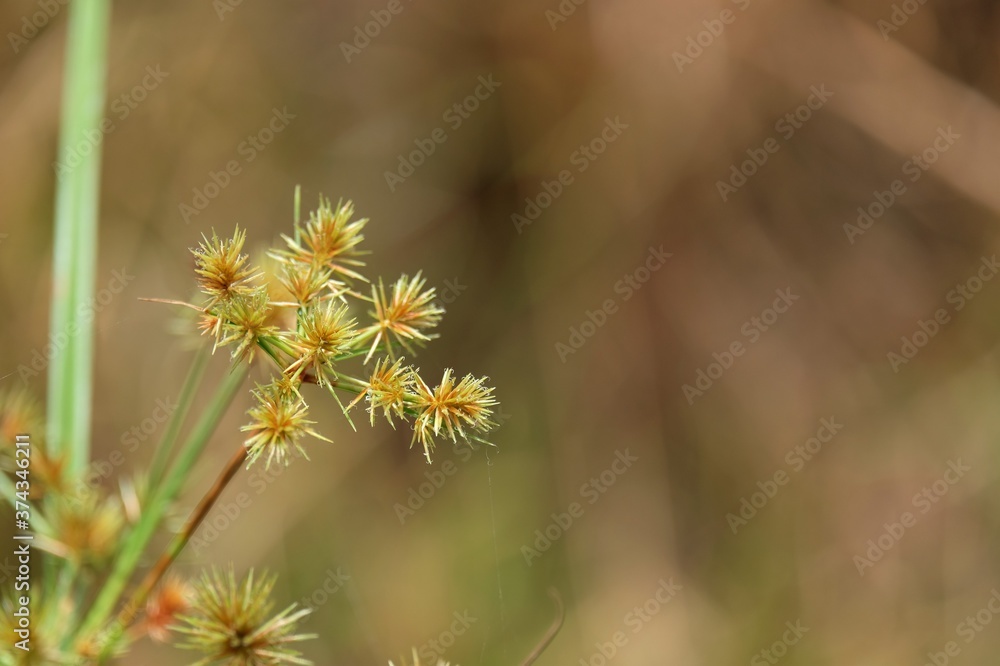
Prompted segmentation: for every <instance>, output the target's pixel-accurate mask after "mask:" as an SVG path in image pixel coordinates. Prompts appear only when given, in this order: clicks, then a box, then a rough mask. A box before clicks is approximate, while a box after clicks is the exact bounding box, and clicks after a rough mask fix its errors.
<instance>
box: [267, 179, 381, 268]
mask: <svg viewBox="0 0 1000 666" xmlns="http://www.w3.org/2000/svg"><path fill="white" fill-rule="evenodd" d="M353 216H354V204H353V203H351V202H350V201H348V202H346V203H344V202H339V201H338V202H337V206H336V208H334V207H333V206H331V205H330V200H329V199H324V198H323V197H320V199H319V207H318V208H317V209H316V210H315V211H313V212H312V213H310V214H309V221H308V222H307V223H306V225H305V227H304V228H303V229H302V238H301V242H297V241H296V240H295V239H293V238H290V237H288V236H284V235H283V236H282V238H284V239H285V243H286V244H287V245H288V249H287V250H285V251H284V252H282V253H281V255H280V256H281V257H282V258H283V260H285V261H291V262H299V263H304V264H315V265H317V266H321V267H324V268H328V269H329V270H331V271H333V272H334V273H339V274H341V275H342V276H344V277H347V278H353V279H357V280H362V281H365V282H367V280H366V279H365V277H364V276H363V275H361V274H360V273H358V272H357V271H355V270H353V269H351V268H349V267H350V266H355V267H358V266H364V265H365V264H364V262H363V261H361V260H360V259H358V257H361V256H363V255H365V254H366V252H364V251H362V250H361V249H360V248H359V245H360V244H361V242H362V241H363V240H364V239H365V237H364V235H363V234H362V233H361V231H362V230H363V229H364V227H365V225H366V224H368V218H363V219H360V220H354V221H351V218H352V217H353Z"/></svg>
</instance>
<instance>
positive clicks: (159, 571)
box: [102, 444, 247, 656]
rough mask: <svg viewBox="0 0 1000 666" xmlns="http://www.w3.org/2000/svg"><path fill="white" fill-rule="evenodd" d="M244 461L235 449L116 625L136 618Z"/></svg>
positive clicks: (106, 652) (241, 452) (243, 455)
mask: <svg viewBox="0 0 1000 666" xmlns="http://www.w3.org/2000/svg"><path fill="white" fill-rule="evenodd" d="M246 461H247V450H246V447H245V446H243V445H242V444H240V446H239V447H238V448H237V449H236V453H235V454H233V457H232V458H230V460H229V463H228V464H227V465H226V466H225V467H223V468H222V471H221V472H220V473H219V477H218V478H217V479H216V480H215V483H214V484H213V485H212V487H211V488H210V489H209V490H208V492H207V493H205V496H204V497H202V498H201V501H200V502H199V503H198V506H197V507H195V509H194V511H192V512H191V515H190V516H189V517H188V520H187V522H186V523H185V524H184V527H183V528H182V529H181V531H180V532H178V533H177V534H175V535H174V538H173V540H171V542H170V544H169V545H168V546H167V549H166V550H165V551H164V552H163V554H162V555H161V556H160V559H159V560H157V562H156V565H155V566H154V567H153V568H152V569H150V570H149V573H148V574H146V577H145V578H144V579H143V581H142V583H140V584H139V587H137V588H136V590H135V592H134V593H133V594H132V596H131V598H130V599H129V601H128V603H127V604H125V606H124V608H122V611H121V613H120V614H119V615H118V626H120V627H122V628H127V627H128V626H129V625H131V624H132V622H133V621H134V620H135V618H136V615H137V613H136V610H137V609H140V608H142V607H143V605H144V604H145V603H146V600H147V599H148V598H149V595H150V594H151V593H152V592H153V588H155V587H156V586H157V584H158V583H159V582H160V580H161V579H162V578H163V575H164V574H165V573H166V572H167V569H168V568H170V565H171V564H173V563H174V560H176V559H177V556H178V555H180V554H181V551H182V550H184V546H186V545H187V543H188V541H190V540H191V537H192V536H194V533H195V532H196V531H197V530H198V526H199V525H201V523H202V521H203V520H205V518H206V517H207V516H208V513H209V511H211V510H212V507H213V506H215V503H216V501H218V499H219V497H220V496H221V495H222V492H223V491H224V490H225V489H226V486H228V485H229V482H230V481H232V480H233V477H234V476H236V474H237V473H239V471H240V469H241V468H242V467H243V463H245V462H246ZM112 649H113V646H112V645H111V644H110V643H109V644H108V645H107V646H106V647H105V648H104V651H103V652H102V656H108V655H110V654H111V651H112Z"/></svg>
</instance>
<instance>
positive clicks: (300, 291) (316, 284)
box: [278, 262, 343, 307]
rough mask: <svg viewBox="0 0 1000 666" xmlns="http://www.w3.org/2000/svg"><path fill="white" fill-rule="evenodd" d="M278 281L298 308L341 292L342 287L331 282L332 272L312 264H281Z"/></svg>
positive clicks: (333, 281)
mask: <svg viewBox="0 0 1000 666" xmlns="http://www.w3.org/2000/svg"><path fill="white" fill-rule="evenodd" d="M278 280H279V281H280V282H281V284H282V286H284V288H285V289H286V290H287V291H288V293H289V295H291V297H292V298H293V299H294V300H295V302H297V303H298V304H299V306H300V307H307V306H309V305H312V304H313V303H314V302H316V301H319V300H321V299H323V298H329V297H332V296H336V295H338V294H340V293H342V291H343V290H342V286H341V285H340V284H339V283H337V282H336V281H335V280H333V271H331V270H330V269H329V268H327V267H325V266H319V265H317V264H312V263H310V264H304V263H301V262H290V263H283V264H282V265H281V273H280V274H279V276H278Z"/></svg>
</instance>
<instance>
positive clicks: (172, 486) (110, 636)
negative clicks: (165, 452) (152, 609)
mask: <svg viewBox="0 0 1000 666" xmlns="http://www.w3.org/2000/svg"><path fill="white" fill-rule="evenodd" d="M246 376H247V366H245V365H241V366H239V367H237V368H232V369H231V371H230V372H229V373H227V374H226V377H225V379H224V380H223V382H222V384H221V385H220V386H219V388H218V390H217V391H216V393H215V395H214V396H213V397H212V400H211V402H210V403H209V404H208V406H207V407H206V409H205V411H204V413H202V415H201V418H200V419H199V421H198V422H197V423H196V424H195V426H194V429H193V430H192V431H191V434H190V435H189V436H188V439H187V441H186V442H185V444H184V446H183V448H182V449H181V450H180V452H179V453H178V455H177V460H176V461H175V462H174V464H173V466H172V467H171V468H170V471H169V472H168V473H167V476H166V478H165V479H164V481H163V484H162V485H161V486H160V487H159V488H158V489H157V491H156V492H155V493H154V494H153V495H152V496H151V497H150V499H149V502H148V504H147V505H146V506H145V507H144V509H143V512H142V516H141V517H140V518H139V522H138V523H136V525H135V528H134V529H133V530H132V532H130V533H129V535H128V537H127V538H126V540H125V543H124V544H122V547H121V550H120V553H119V555H118V558H117V559H116V560H115V564H114V567H113V568H112V570H111V573H110V574H109V576H108V579H107V580H106V581H105V583H104V587H103V588H102V589H101V591H100V592H99V593H98V595H97V598H96V599H95V600H94V603H93V605H92V606H91V607H90V611H89V612H88V613H87V616H86V618H85V619H84V621H83V625H82V626H81V627H80V631H79V632H78V633H77V638H78V642H79V641H80V640H82V641H87V640H89V639H91V638H95V636H94V635H93V634H94V633H95V632H96V631H97V629H98V628H99V627H101V625H103V624H104V622H105V621H106V620H107V619H108V617H109V616H110V614H111V612H112V611H113V610H114V607H115V604H116V603H117V602H118V599H119V597H120V596H121V593H122V592H123V591H124V589H125V586H126V585H127V584H128V581H129V579H130V578H131V577H132V573H133V572H134V571H135V568H136V565H137V564H138V562H139V559H140V558H141V557H142V554H143V552H144V551H145V549H146V546H147V545H148V544H149V540H150V539H151V538H152V536H153V534H154V533H155V532H156V528H157V527H158V526H159V524H160V521H161V520H162V519H163V516H164V514H165V513H166V512H167V509H168V508H169V506H170V504H171V503H172V502H173V500H174V499H175V498H176V497H177V494H178V492H179V491H180V489H181V486H182V485H183V483H184V481H185V480H186V479H187V478H188V476H189V474H190V471H191V468H192V467H193V466H194V463H195V461H196V460H197V459H198V456H199V455H200V454H201V452H202V450H204V448H205V445H206V444H207V443H208V440H209V438H210V437H211V435H212V433H213V432H214V431H215V428H216V427H217V426H218V425H219V422H220V421H221V420H222V417H223V415H224V414H225V412H226V409H227V408H228V406H229V404H230V402H232V399H233V397H234V396H235V395H236V392H237V390H238V389H239V388H240V386H241V385H242V384H243V380H244V379H245V378H246ZM122 630H123V628H122V627H120V626H119V627H111V628H109V629H108V631H106V632H105V638H106V640H108V641H110V642H112V643H113V642H117V639H118V638H119V637H120V636H121V633H122ZM105 645H106V643H105ZM102 647H103V646H102Z"/></svg>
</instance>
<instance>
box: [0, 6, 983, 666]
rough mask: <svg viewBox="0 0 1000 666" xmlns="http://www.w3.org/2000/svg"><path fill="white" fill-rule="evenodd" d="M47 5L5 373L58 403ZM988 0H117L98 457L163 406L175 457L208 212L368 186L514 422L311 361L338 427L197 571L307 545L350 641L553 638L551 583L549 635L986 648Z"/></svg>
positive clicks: (454, 341)
mask: <svg viewBox="0 0 1000 666" xmlns="http://www.w3.org/2000/svg"><path fill="white" fill-rule="evenodd" d="M43 4H44V3H40V2H36V1H35V0H9V1H7V2H5V3H4V4H3V6H2V8H0V28H2V30H0V32H2V33H3V34H4V35H7V37H6V38H5V40H6V41H7V42H8V46H9V48H7V47H5V48H3V49H0V81H2V86H0V151H2V154H3V155H4V158H5V159H3V160H0V238H2V240H0V308H2V309H0V311H2V312H3V313H5V314H4V317H5V324H4V325H3V326H2V327H0V347H2V349H3V356H2V367H0V375H5V376H4V378H3V380H2V384H3V385H6V387H10V386H16V385H18V384H23V385H25V386H26V387H27V388H28V389H30V390H31V391H33V392H35V393H36V394H37V395H38V396H44V390H45V386H44V379H45V374H44V372H42V373H41V374H40V375H38V376H37V377H22V376H21V375H20V374H19V373H18V367H19V366H20V365H22V364H30V363H31V359H32V356H33V353H34V352H35V351H36V350H38V349H41V348H43V347H44V345H45V344H46V336H47V320H48V292H49V276H50V268H51V252H50V246H51V237H52V229H51V220H52V214H53V191H54V190H53V184H54V181H55V171H56V169H57V167H58V165H54V164H53V161H54V159H55V153H56V141H57V126H58V122H57V119H58V108H59V107H58V101H59V94H60V83H61V72H62V56H63V44H64V37H65V16H64V13H65V10H64V8H63V7H62V6H61V5H59V6H58V9H57V10H55V13H54V15H53V16H52V17H51V18H48V16H47V14H46V13H45V10H44V7H43ZM39 12H41V14H39ZM33 16H41V17H42V18H40V19H37V20H38V21H39V22H40V23H41V24H42V27H41V28H38V29H37V30H32V29H31V28H30V27H29V23H30V21H31V20H32V18H31V17H33ZM26 17H27V18H26ZM26 21H28V22H29V23H26ZM998 30H1000V10H998V8H997V6H996V5H995V3H992V2H986V1H985V0H962V1H961V2H949V3H944V4H939V3H926V4H922V3H921V2H919V1H918V0H906V1H904V2H896V3H892V2H889V1H888V0H878V1H872V0H866V1H865V2H861V1H860V0H843V1H842V2H819V1H813V0H800V1H799V2H794V3H790V2H773V1H768V0H734V1H732V2H730V1H728V0H726V1H721V2H708V1H705V0H701V1H694V0H674V1H672V2H669V3H657V2H649V1H641V0H620V1H618V2H614V3H608V2H601V1H599V0H575V1H571V0H562V1H561V2H557V0H549V1H546V2H541V3H530V2H514V3H510V2H487V3H464V2H456V1H453V0H452V1H449V0H415V1H412V0H392V1H391V2H387V1H383V0H371V1H370V2H353V1H352V2H343V3H319V2H296V1H292V2H283V3H264V4H261V3H250V2H246V3H244V2H241V1H240V0H215V1H214V2H208V1H203V2H182V3H170V4H162V3H154V2H146V1H134V2H130V3H117V6H116V7H115V11H114V22H113V25H112V32H111V39H112V42H111V50H110V68H109V80H108V89H109V100H108V111H107V117H108V120H109V125H108V126H109V127H110V129H109V130H108V131H107V132H106V133H105V135H104V136H103V137H101V138H100V139H99V140H100V141H101V143H102V145H103V149H104V175H103V192H102V205H101V211H102V212H101V231H100V234H101V245H100V247H101V250H100V265H99V268H98V271H97V275H98V281H97V282H98V284H97V285H96V288H97V289H103V288H105V287H107V286H108V285H109V283H111V281H112V280H113V279H115V273H114V272H115V271H119V273H120V274H122V275H127V276H134V279H131V280H129V281H128V284H127V286H126V287H125V288H124V289H123V290H122V291H121V293H120V294H118V295H115V296H114V297H113V298H110V299H109V302H108V303H107V304H106V305H103V304H102V305H101V306H100V308H101V309H100V311H99V312H98V314H97V320H96V321H97V368H96V388H95V396H96V405H95V420H94V432H95V449H96V450H95V458H98V459H102V458H103V457H106V456H108V455H109V454H110V452H113V451H115V450H116V449H120V448H121V447H122V438H123V436H125V435H126V434H127V433H129V431H130V429H132V428H133V427H139V428H140V429H142V428H144V427H145V428H147V430H148V431H149V432H148V433H147V437H148V441H144V442H143V443H142V444H141V445H140V446H138V447H136V448H135V450H134V451H129V452H128V453H127V455H126V459H125V462H124V463H123V464H122V465H121V466H120V468H119V469H117V470H116V471H115V475H116V474H117V473H119V472H121V473H129V472H131V471H132V470H134V469H140V468H142V467H143V466H144V465H145V464H146V463H147V462H148V460H149V455H150V451H151V447H152V444H153V443H154V442H155V441H156V437H157V436H158V435H159V434H160V433H159V432H158V431H157V427H158V426H157V425H156V424H155V416H154V414H155V413H156V410H157V407H158V404H157V401H158V400H160V401H167V402H169V401H170V400H173V399H174V398H175V397H176V395H177V394H178V392H179V390H180V386H181V383H182V381H183V378H184V374H185V371H186V368H187V366H188V363H189V361H190V357H191V351H190V348H189V347H188V346H187V345H186V342H185V340H184V339H183V338H181V337H178V336H177V335H176V334H175V333H174V332H173V329H174V328H175V321H176V319H177V312H176V310H174V309H171V308H169V307H168V306H163V305H156V304H151V303H147V302H140V301H139V300H138V298H139V297H161V298H178V299H184V298H187V297H188V296H189V295H190V294H191V292H192V290H193V275H192V271H191V269H192V258H191V255H190V253H189V252H188V248H191V247H193V246H196V244H197V242H198V240H199V239H200V236H201V234H202V233H211V230H212V229H216V230H218V231H219V233H220V235H224V234H229V233H230V232H231V230H232V228H233V227H234V225H236V224H239V225H240V226H241V227H246V228H247V229H248V237H249V241H248V246H250V245H253V246H254V247H256V248H264V247H266V246H269V245H271V244H273V243H274V242H275V241H277V240H278V235H279V234H280V233H282V232H287V231H289V229H290V226H291V218H292V196H293V191H294V187H295V186H296V185H301V186H302V188H303V203H304V206H305V207H308V208H311V207H313V206H314V205H315V202H316V200H317V198H318V196H319V195H320V194H321V193H322V194H325V195H327V196H330V197H332V198H334V199H335V200H336V199H337V198H338V197H343V198H345V199H346V198H350V199H353V200H354V202H355V204H356V207H357V210H358V213H359V214H360V215H362V216H366V217H370V218H371V220H372V221H371V223H370V224H369V226H368V228H367V231H366V236H367V247H368V249H370V250H372V255H371V256H370V258H369V263H368V265H369V274H372V275H382V276H384V277H385V278H386V279H387V280H388V279H395V277H396V276H398V275H399V274H400V273H402V272H407V273H410V274H412V273H413V272H415V271H417V270H420V269H423V270H424V271H425V275H426V276H427V277H428V280H429V283H430V284H433V285H434V286H436V287H437V288H438V290H439V293H440V294H441V297H442V301H443V302H444V303H445V307H446V308H447V311H448V313H447V315H446V317H445V320H444V323H443V325H442V327H441V329H440V333H441V337H440V339H439V340H436V341H435V342H434V343H433V344H431V345H430V346H429V347H427V348H426V349H425V350H424V352H423V353H422V355H421V356H420V357H419V359H418V364H419V366H420V367H421V369H422V370H423V371H424V373H425V374H426V376H428V377H434V376H436V375H438V374H439V373H440V372H441V371H442V369H443V368H445V367H454V368H456V370H457V371H458V372H459V373H465V372H472V373H475V374H485V375H489V377H490V378H491V381H492V382H493V383H494V384H495V385H496V387H497V395H498V397H499V399H500V401H501V403H502V417H501V418H502V420H503V427H502V428H501V429H500V430H499V431H498V432H497V434H496V436H495V437H494V439H493V441H494V442H495V444H496V448H495V449H490V450H488V451H487V450H485V449H478V450H475V451H470V450H468V449H463V448H456V449H454V450H451V449H450V448H449V447H443V448H442V449H441V450H440V451H439V454H438V456H437V459H436V460H435V462H434V464H433V465H431V466H428V465H427V464H426V463H425V462H424V460H423V458H422V456H421V455H420V454H419V452H418V451H416V450H409V449H408V448H407V447H408V444H409V439H410V434H409V432H408V431H406V430H405V429H401V430H398V431H393V430H392V429H391V428H389V427H388V426H387V425H386V424H385V423H384V422H376V426H375V427H374V428H369V427H368V425H367V423H366V422H365V419H364V418H363V417H361V418H358V419H356V421H357V423H358V426H359V428H358V431H357V432H353V431H352V430H351V428H350V427H349V426H348V425H347V423H346V422H345V421H344V419H343V418H342V417H341V416H340V415H339V413H338V410H337V408H336V406H335V405H333V404H327V403H326V402H324V401H323V400H322V399H321V398H322V395H321V394H315V395H314V396H313V401H312V402H313V403H315V404H316V405H323V407H322V408H319V409H318V408H317V407H316V406H314V408H313V415H314V416H318V419H317V420H319V421H320V430H321V432H323V433H324V434H326V435H327V436H329V437H330V438H331V439H333V440H334V444H332V445H327V444H324V443H321V442H313V443H311V444H310V445H309V448H308V451H309V455H310V457H311V458H312V461H311V462H308V463H307V462H302V461H295V462H294V463H293V464H292V465H291V466H290V467H289V468H288V469H287V470H285V471H282V472H281V473H275V474H269V475H265V474H263V470H262V469H258V468H255V469H254V470H251V471H250V472H249V473H244V474H242V475H241V476H240V477H238V478H237V479H236V481H234V483H233V484H232V486H231V487H230V488H229V489H228V490H227V492H226V494H225V496H224V497H223V498H222V501H221V502H220V504H219V506H218V507H217V509H216V512H215V514H213V516H212V517H211V518H210V519H209V520H208V521H207V522H206V524H205V525H204V526H203V527H202V529H201V531H200V532H199V533H198V537H197V538H196V540H195V542H194V543H193V544H192V546H191V547H189V549H188V550H187V552H186V554H185V556H184V557H183V559H182V561H181V562H180V563H179V564H178V566H177V569H176V570H177V571H178V572H179V573H182V574H184V575H190V576H193V575H196V574H197V573H198V572H200V571H201V570H202V569H203V568H204V567H206V566H208V565H210V564H213V563H214V564H222V563H225V562H229V561H232V562H234V563H235V564H236V566H237V568H238V569H240V570H245V569H247V568H249V567H251V566H253V567H267V568H269V569H271V570H272V571H275V572H277V573H278V574H279V575H280V579H279V585H278V591H277V595H278V598H279V600H280V601H281V602H283V603H290V602H292V601H299V602H300V603H304V604H307V605H309V606H311V607H314V608H315V609H316V612H315V613H314V615H313V616H312V618H311V619H310V620H309V622H308V623H307V625H306V629H307V630H310V631H313V632H315V633H318V634H319V635H320V638H319V639H318V640H315V641H311V642H308V643H305V644H304V645H303V649H304V651H305V653H306V655H307V656H308V657H310V658H311V659H313V660H314V661H315V662H316V663H317V664H385V663H386V662H387V660H389V659H394V660H396V663H397V664H399V657H400V655H404V654H405V655H409V653H410V648H411V647H416V648H417V649H418V651H419V654H420V656H421V657H422V659H423V660H424V661H429V662H430V663H433V661H431V660H432V658H436V657H439V656H440V657H442V658H443V659H445V660H448V661H451V662H452V663H453V664H454V663H456V662H457V663H459V664H463V665H465V666H468V665H478V664H483V665H493V664H496V665H508V664H520V663H521V662H522V660H523V659H524V658H525V657H526V655H527V654H528V653H529V652H530V651H531V650H532V648H533V647H534V646H535V645H536V644H537V643H538V642H539V641H540V640H541V638H542V636H543V634H544V633H545V632H546V631H547V630H548V628H549V626H550V625H551V624H552V623H553V621H554V620H555V619H556V617H557V611H556V608H555V605H554V604H553V602H552V600H551V599H550V597H549V593H548V590H549V588H552V587H554V588H556V589H557V590H558V591H559V593H560V595H561V597H562V599H563V600H564V603H565V606H566V617H565V623H564V626H563V627H562V630H561V632H560V633H559V634H558V636H557V637H556V639H555V640H554V641H553V643H552V644H551V646H550V647H549V648H548V650H547V651H546V652H545V653H544V654H543V655H542V657H541V658H540V659H539V661H538V662H537V663H539V664H584V665H587V664H590V665H593V666H601V665H602V664H605V663H612V662H614V663H620V664H636V665H647V664H648V665H651V666H652V665H657V666H659V665H661V664H673V663H677V664H681V663H683V664H729V663H750V664H764V663H778V662H779V661H780V662H781V663H785V664H809V665H811V666H816V665H822V664H854V665H856V666H866V665H869V664H871V665H876V664H878V665H884V664H924V663H937V664H942V663H953V662H959V661H960V662H961V663H965V664H977V663H987V662H989V661H990V660H991V659H993V658H994V656H995V654H996V653H997V650H998V649H1000V622H994V623H992V624H990V622H989V621H990V620H992V618H993V614H994V613H995V612H996V611H994V610H992V609H991V608H990V607H989V604H990V600H991V598H992V597H993V596H994V595H995V594H998V593H997V592H996V590H997V589H998V588H1000V573H998V571H997V567H996V562H997V555H998V548H1000V542H998V530H997V528H998V526H1000V525H998V523H1000V511H998V508H1000V507H998V503H1000V493H997V492H996V484H997V481H998V478H997V471H996V470H997V469H998V462H1000V461H998V456H997V446H996V442H997V438H998V436H1000V418H998V415H997V408H996V404H997V400H998V398H1000V380H998V374H997V371H998V369H1000V363H998V356H997V335H998V333H1000V317H998V316H997V312H998V311H1000V310H998V306H1000V280H994V279H992V278H995V277H996V272H997V270H1000V266H998V265H997V264H996V263H995V262H996V260H995V256H996V255H995V253H996V252H997V241H998V238H997V236H998V234H997V231H996V229H997V226H996V222H997V215H998V212H1000V185H998V181H997V174H998V173H1000V150H998V148H1000V112H998V108H997V102H998V98H1000V61H998V56H1000V52H998ZM859 209H860V211H859ZM667 255H669V256H667ZM991 280H992V281H991ZM225 365H226V358H225V355H224V354H222V353H220V354H218V355H217V358H215V359H214V361H213V372H214V373H215V375H216V376H219V375H221V373H222V372H223V371H224V369H225ZM259 378H260V377H258V379H259ZM307 397H308V396H307ZM249 400H250V396H249V395H248V394H247V395H244V396H243V397H241V398H240V399H239V401H238V404H236V405H234V406H233V408H232V409H231V410H230V413H229V415H228V417H227V419H226V421H225V422H224V423H223V425H222V427H221V428H220V430H219V432H218V433H217V435H216V437H215V439H214V440H213V442H212V444H211V448H210V450H209V452H208V454H207V455H206V458H205V460H204V462H203V464H202V465H201V467H200V468H199V474H198V475H196V477H195V478H192V479H191V483H190V487H189V492H188V494H186V495H185V497H184V500H183V502H182V504H183V506H181V507H180V510H179V512H178V515H179V516H181V515H184V513H185V511H184V510H185V509H189V508H190V507H191V506H192V505H193V504H194V503H195V502H196V501H197V499H198V497H200V495H201V494H202V493H203V492H204V489H205V488H206V487H207V486H208V485H209V484H210V483H211V481H212V479H213V478H214V475H215V473H216V470H217V469H218V468H220V467H221V466H222V465H223V464H224V462H225V460H227V459H228V457H229V454H230V452H231V451H232V447H233V445H234V443H235V442H238V441H240V433H239V430H238V429H239V426H240V425H241V424H242V423H243V422H244V416H243V414H244V411H245V409H246V408H247V407H248V406H249ZM324 410H325V411H324ZM151 419H152V420H151ZM144 424H147V425H145V426H144ZM148 424H152V425H148ZM810 438H814V439H812V441H810ZM445 472H447V473H445ZM115 475H112V476H111V478H109V479H108V481H107V484H108V485H109V486H112V485H113V484H114V483H115V479H114V477H115ZM907 514H909V517H908V518H907ZM994 608H997V609H1000V605H997V604H996V602H994ZM968 618H972V620H971V624H970V620H969V619H968ZM949 642H952V643H954V646H952V647H951V648H948V647H947V646H948V644H949ZM949 649H950V650H951V651H950V652H948V651H947V650H949ZM935 659H936V660H937V661H934V660H935ZM942 659H945V661H941V660H942ZM189 661H190V655H189V654H188V653H185V652H181V651H178V650H176V649H174V648H172V647H169V646H163V645H157V644H153V643H150V642H149V641H144V642H142V643H140V644H139V645H138V646H137V647H136V649H135V650H134V651H133V652H132V653H131V655H129V656H128V657H127V658H125V659H124V661H123V663H130V664H182V663H189Z"/></svg>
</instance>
